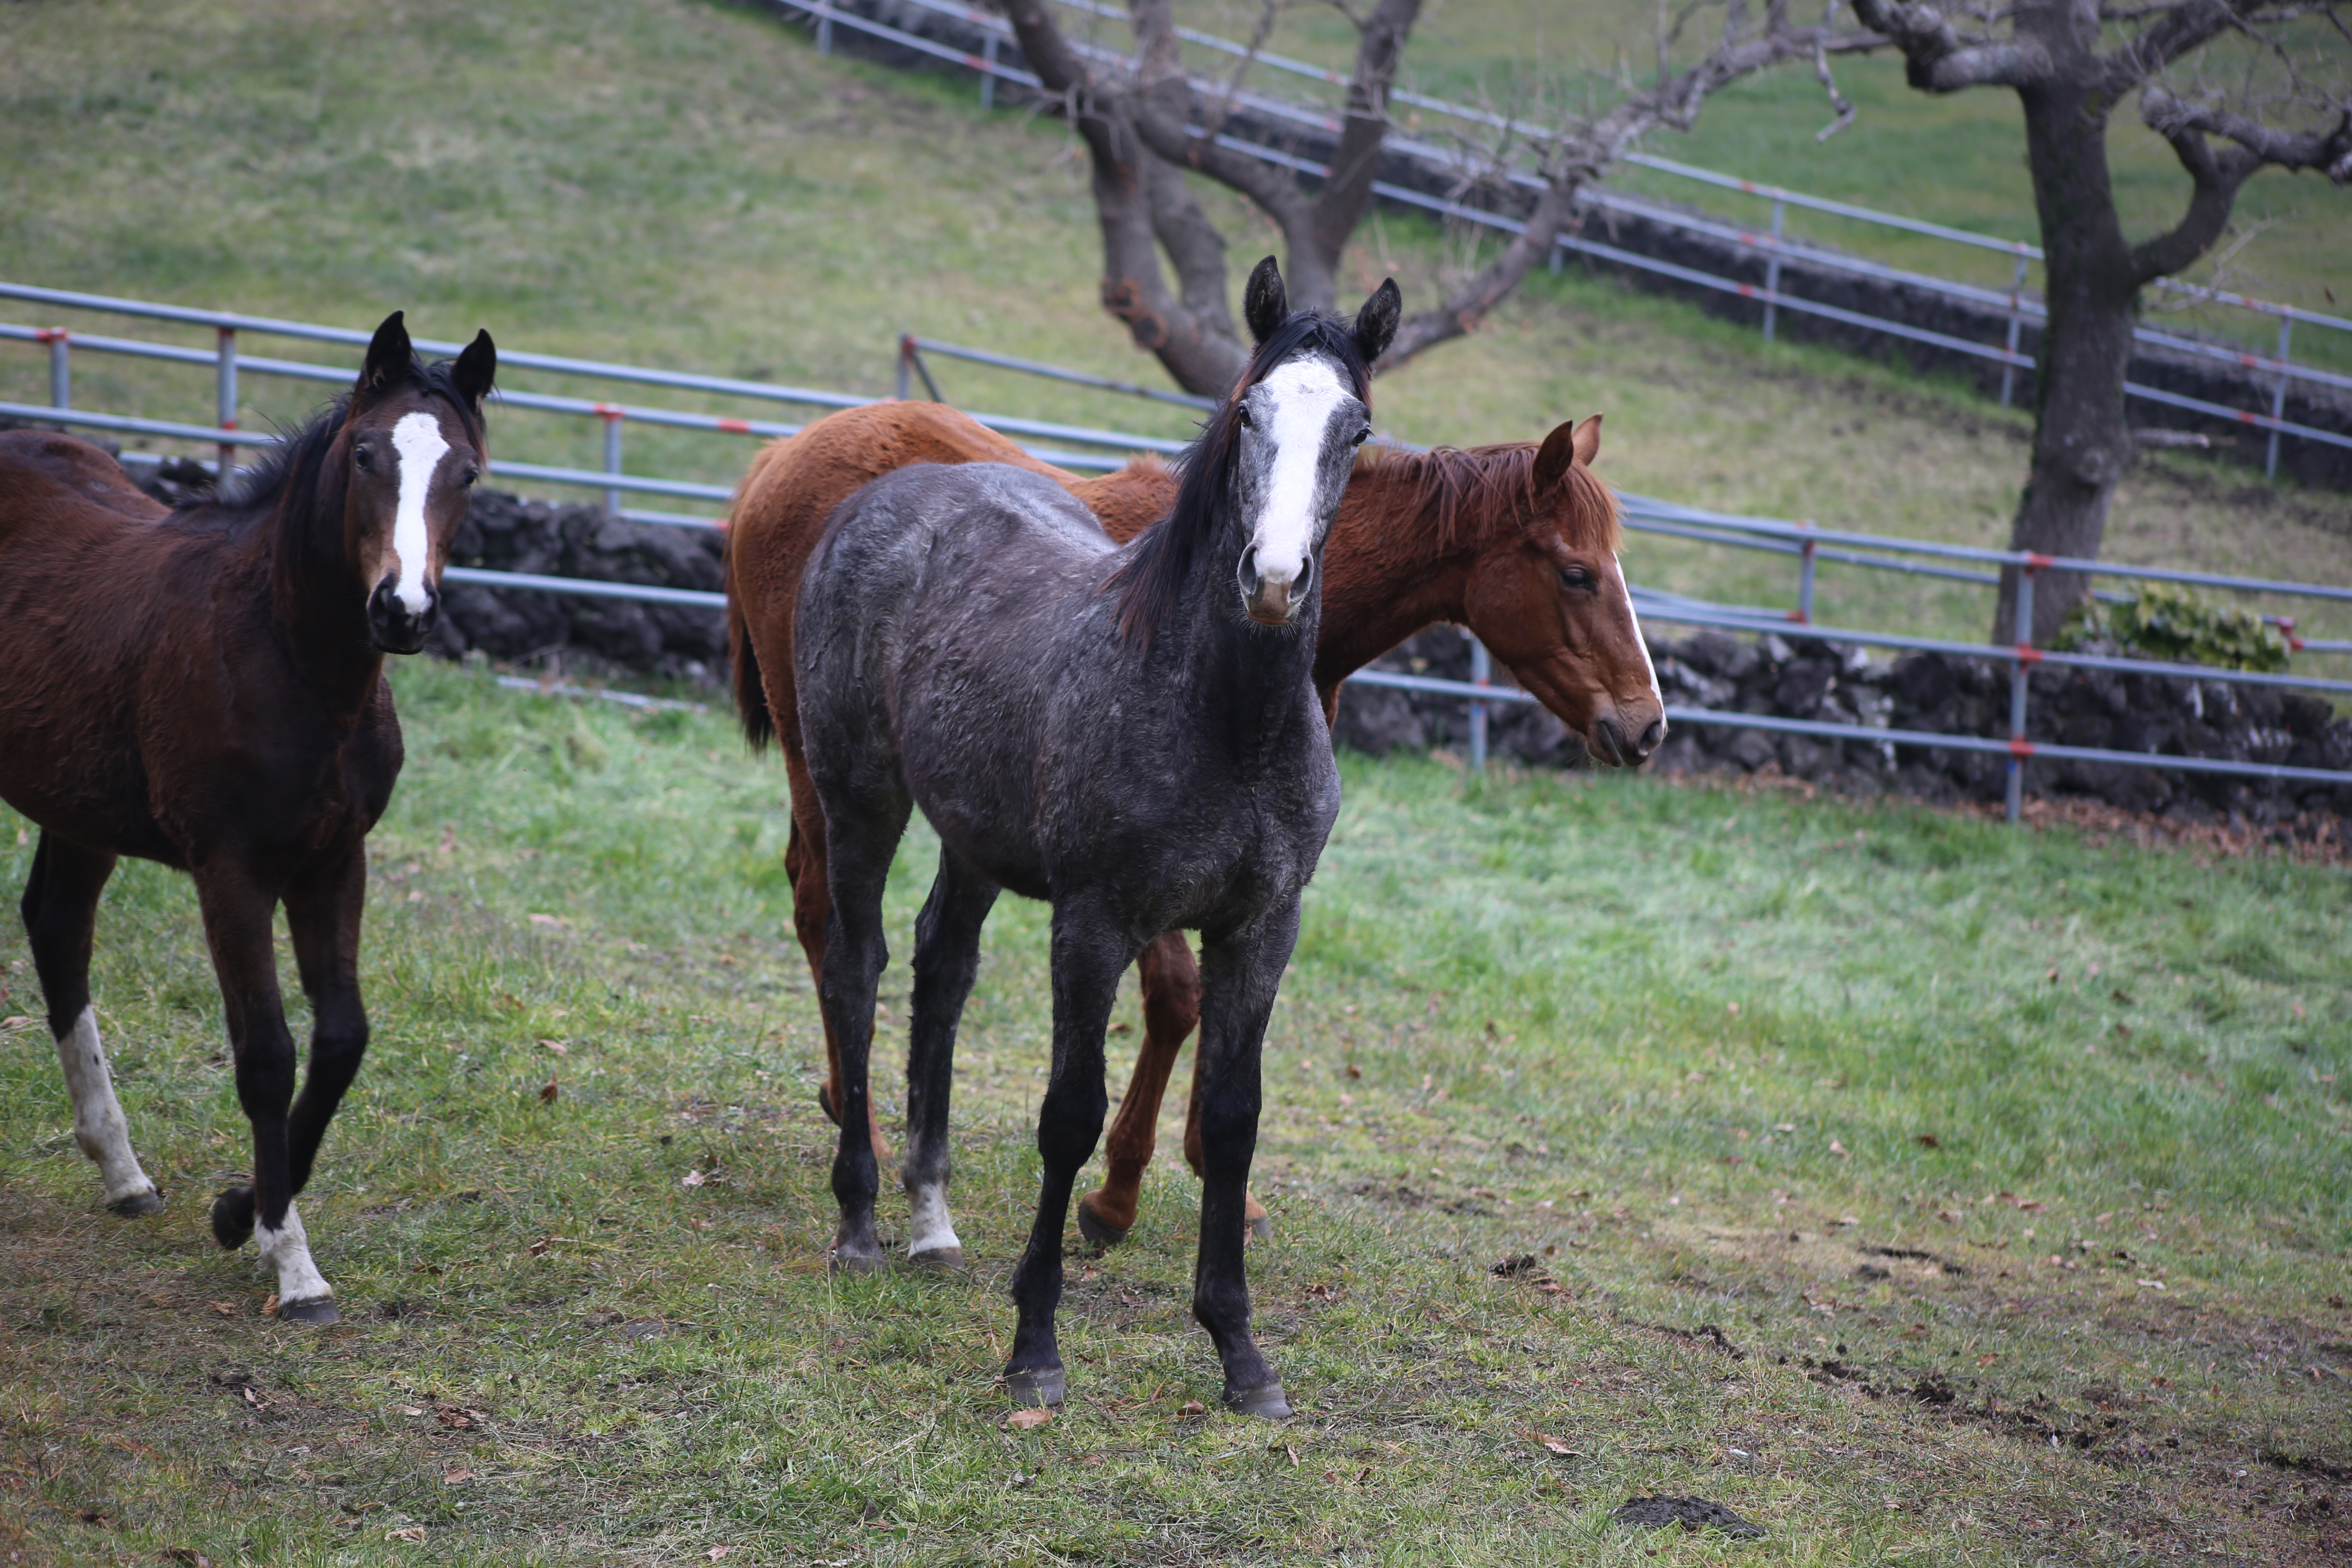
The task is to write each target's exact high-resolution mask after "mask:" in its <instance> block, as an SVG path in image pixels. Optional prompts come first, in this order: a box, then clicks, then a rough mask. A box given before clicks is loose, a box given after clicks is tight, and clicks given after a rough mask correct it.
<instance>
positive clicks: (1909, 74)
mask: <svg viewBox="0 0 2352 1568" xmlns="http://www.w3.org/2000/svg"><path fill="white" fill-rule="evenodd" d="M2204 3H2208V4H2210V3H2214V0H2204ZM1853 14H1854V17H1855V19H1856V20H1858V21H1859V22H1861V23H1862V25H1863V26H1865V27H1868V28H1869V29H1870V30H1871V31H1873V32H1874V33H1877V34H1879V35H1880V36H1882V37H1885V39H1886V40H1887V41H1888V42H1889V43H1891V44H1893V45H1894V46H1895V47H1896V48H1898V49H1900V50H1902V51H1903V62H1904V77H1905V79H1906V80H1907V81H1909V82H1910V84H1911V85H1912V86H1913V87H1916V88H1917V89H1920V90H1921V91H1923V92H1958V91H1959V90H1960V89H1963V88H1969V87H2032V86H2034V85H2036V84H2038V83H2040V82H2042V81H2046V80H2048V79H2049V78H2050V74H2051V63H2050V56H2049V53H2048V51H2046V50H2044V49H2043V48H2042V46H2041V44H2040V43H2039V42H2037V41H2035V40H2033V39H2031V38H2011V39H2008V40H2006V41H1999V40H1995V39H1991V38H1963V37H1960V34H1959V30H1958V28H1956V27H1954V26H1952V20H1951V18H1950V17H1949V16H1947V15H1945V14H1944V13H1943V12H1942V11H1940V10H1937V8H1936V7H1935V6H1934V5H1930V4H1927V0H1909V3H1906V0H1853Z"/></svg>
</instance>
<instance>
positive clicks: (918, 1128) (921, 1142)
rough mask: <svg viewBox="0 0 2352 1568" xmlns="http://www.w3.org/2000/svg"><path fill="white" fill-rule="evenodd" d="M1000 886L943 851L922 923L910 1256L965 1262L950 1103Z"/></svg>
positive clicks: (911, 1112)
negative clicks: (952, 1193)
mask: <svg viewBox="0 0 2352 1568" xmlns="http://www.w3.org/2000/svg"><path fill="white" fill-rule="evenodd" d="M996 894H997V887H996V884H995V883H993V882H992V881H990V880H989V879H987V878H985V877H983V876H982V875H981V874H980V873H979V872H978V871H975V870H973V869H972V868H971V867H969V866H967V865H965V864H964V862H963V861H962V860H961V859H960V858H958V857H957V855H956V853H955V851H954V850H952V849H948V848H944V847H943V848H941V849H940V874H939V876H938V877H937V878H936V879H934V880H933V881H932V883H931V896H930V897H929V899H927V900H924V903H923V912H922V914H921V915H920V916H919V917H917V919H916V921H915V1005H914V1020H913V1026H912V1028H911V1030H910V1031H909V1035H908V1046H907V1161H906V1163H905V1164H904V1165H903V1166H901V1167H900V1169H899V1173H898V1179H899V1182H900V1183H901V1184H903V1185H904V1186H905V1187H906V1189H907V1198H908V1205H909V1206H910V1207H911V1208H912V1210H913V1211H914V1236H913V1237H912V1238H911V1239H910V1240H909V1241H908V1243H907V1257H908V1261H910V1262H914V1263H920V1264H924V1265H927V1266H929V1267H930V1268H962V1267H963V1242H962V1241H961V1239H960V1238H959V1237H957V1236H956V1233H955V1224H954V1222H953V1220H952V1218H951V1217H950V1215H949V1213H948V1163H949V1162H948V1100H949V1097H950V1094H951V1092H952V1091H953V1089H954V1087H955V1037H956V1025H957V1023H958V1022H959V1021H960V1020H961V1018H962V1016H963V1004H964V998H965V997H967V996H969V995H971V983H972V981H973V979H974V978H975V977H976V976H977V975H978V974H979V973H980V928H981V926H982V924H983V923H984V922H985V921H987V919H988V911H989V910H990V909H991V907H992V906H993V905H994V904H995V902H996Z"/></svg>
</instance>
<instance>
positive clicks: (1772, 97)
mask: <svg viewBox="0 0 2352 1568" xmlns="http://www.w3.org/2000/svg"><path fill="white" fill-rule="evenodd" d="M1180 9H1181V10H1182V11H1184V12H1186V13H1188V19H1189V20H1192V25H1194V26H1200V27H1202V28H1203V29H1204V30H1207V31H1211V32H1219V33H1223V35H1225V36H1227V37H1247V36H1248V34H1249V31H1250V28H1251V27H1252V26H1254V25H1255V17H1256V11H1257V7H1256V6H1255V5H1253V4H1249V3H1248V0H1189V3H1188V4H1186V5H1183V6H1181V7H1180ZM1657 15H1658V12H1657V7H1656V6H1654V5H1648V4H1643V3H1637V0H1585V3H1584V4H1580V5H1576V6H1574V7H1562V6H1560V5H1557V4H1556V3H1551V0H1454V3H1451V4H1441V5H1432V6H1430V7H1428V8H1427V10H1426V11H1425V12H1424V13H1423V20H1422V22H1421V24H1420V25H1419V26H1417V27H1416V28H1415V29H1414V40H1413V46H1412V50H1411V51H1410V53H1409V56H1408V64H1407V74H1408V76H1409V77H1410V78H1411V79H1412V85H1414V86H1416V87H1418V88H1419V89H1421V90H1422V91H1424V92H1429V93H1433V94H1436V95H1438V96H1441V97H1447V98H1454V99H1456V100H1469V101H1473V102H1480V101H1484V102H1490V103H1495V104H1497V105H1508V104H1510V103H1513V102H1515V101H1516V102H1533V101H1551V102H1558V101H1560V100H1561V98H1562V96H1563V95H1565V96H1566V97H1567V98H1568V99H1569V100H1570V101H1577V100H1580V95H1581V94H1582V93H1583V92H1584V91H1585V90H1586V84H1587V82H1588V81H1589V80H1590V78H1589V77H1588V76H1587V75H1586V74H1585V73H1589V72H1592V71H1594V70H1596V69H1598V70H1601V71H1604V72H1605V71H1607V70H1608V69H1610V68H1612V66H1613V64H1614V62H1615V61H1617V60H1618V59H1619V58H1628V59H1630V60H1632V61H1633V62H1635V63H1636V65H1637V67H1638V64H1639V63H1640V62H1644V61H1647V60H1649V59H1650V58H1652V55H1653V47H1652V45H1651V44H1650V42H1649V39H1650V37H1651V36H1652V29H1653V28H1654V26H1656V19H1657ZM1718 15H1719V13H1718ZM1702 26H1703V24H1702ZM2301 42H2302V44H2303V45H2304V46H2305V47H2307V48H2315V49H2317V50H2319V51H2320V52H2321V54H2322V55H2323V56H2324V57H2325V58H2328V59H2330V60H2333V61H2335V62H2336V68H2338V69H2339V70H2340V69H2341V68H2342V65H2343V62H2344V61H2345V60H2346V59H2347V45H2345V44H2344V43H2343V41H2342V40H2340V39H2336V38H2335V37H2333V36H2332V35H2329V34H2327V32H2326V29H2325V28H2324V27H2315V28H2314V29H2312V30H2311V31H2310V32H2309V33H2308V34H2307V35H2305V37H2303V38H2302V39H2301ZM1267 47H1270V48H1272V49H1274V50H1275V51H1276V52H1278V53H1285V54H1290V55H1293V56H1296V57H1300V58H1307V59H1310V60H1313V61H1316V62H1318V63H1322V64H1327V65H1329V66H1332V67H1334V68H1341V69H1344V68H1347V67H1348V65H1349V63H1350V62H1351V61H1352V59H1353V58H1354V52H1355V32H1354V29H1353V28H1352V27H1350V26H1349V25H1348V24H1347V22H1346V21H1345V20H1343V19H1342V18H1341V17H1339V16H1338V15H1337V14H1335V13H1333V12H1331V11H1329V10H1328V9H1325V8H1323V7H1320V6H1302V7H1298V8H1296V9H1292V10H1289V11H1286V12H1285V13H1284V16H1283V20H1282V22H1281V24H1280V25H1279V26H1277V27H1276V31H1275V33H1274V36H1273V37H1272V39H1271V40H1270V41H1269V44H1268V46H1267ZM1684 52H1685V53H1688V52H1689V51H1688V47H1685V50H1684ZM1214 58H1216V57H1213V56H1211V55H1209V54H1207V53H1206V52H1203V53H1202V54H1201V56H1200V59H1201V60H1202V63H1203V64H1207V63H1208V62H1210V61H1212V60H1213V59H1214ZM2305 64H2306V67H2308V65H2309V62H2308V61H2306V62H2305ZM2240 65H2242V57H2240V56H2238V55H2236V54H2235V53H2233V52H2231V47H2230V46H2228V45H2224V46H2222V47H2221V49H2219V50H2217V51H2216V52H2215V54H2214V56H2213V58H2212V61H2211V68H2210V69H2209V73H2208V74H2209V75H2212V76H2216V77H2218V78H2220V79H2231V71H2232V68H2234V67H2237V66H2240ZM2321 74H2324V71H2323V72H2322V73H2321ZM1837 79H1838V85H1839V87H1840V88H1841V89H1843V91H1844V92H1845V94H1846V96H1847V97H1848V98H1850V99H1851V100H1853V103H1854V105H1855V107H1856V109H1857V110H1858V114H1857V117H1856V119H1855V121H1854V123H1853V125H1852V126H1850V127H1849V128H1848V129H1847V130H1845V131H1844V132H1841V133H1839V134H1838V135H1837V136H1834V137H1832V138H1831V139H1830V140H1829V141H1828V142H1819V141H1816V140H1815V136H1816V134H1817V133H1818V132H1820V131H1821V130H1822V127H1823V126H1824V125H1826V124H1828V123H1829V121H1830V119H1831V113H1830V110H1829V108H1828V104H1827V100H1826V98H1825V97H1824V95H1823V93H1822V89H1821V87H1820V84H1819V83H1817V82H1816V81H1815V80H1814V79H1813V76H1812V73H1811V71H1810V70H1809V69H1806V68H1792V69H1789V70H1784V71H1780V72H1776V73H1773V74H1770V75H1767V76H1763V77H1759V78H1754V79H1749V80H1748V81H1746V82H1743V83H1741V84H1739V85H1738V86H1737V87H1735V88H1733V89H1730V90H1729V91H1727V92H1726V93H1724V94H1722V95H1721V96H1720V97H1719V98H1717V100H1714V101H1713V102H1711V103H1710V104H1709V105H1708V106H1707V108H1706V112H1705V113H1704V114H1703V115H1702V116H1701V118H1700V120H1699V122H1698V124H1697V125H1696V127H1694V128H1693V130H1692V131H1691V132H1689V133H1688V134H1687V135H1681V136H1664V137H1659V138H1654V140H1653V141H1652V142H1651V143H1650V144H1649V145H1647V146H1645V147H1644V148H1643V151H1644V152H1649V153H1657V154H1659V155H1660V156H1663V157H1668V158H1675V159H1679V160H1681V161H1683V162H1685V163H1696V164H1698V165H1700V166H1701V167H1703V168H1709V169H1715V170H1718V171H1721V172H1724V173H1727V174H1738V175H1741V176H1744V177H1746V178H1748V179H1753V180H1757V181H1760V182H1765V183H1777V184H1781V185H1785V186H1787V187H1788V188H1790V189H1791V190H1796V191H1803V192H1807V193H1810V194H1812V195H1824V196H1832V197H1835V198H1837V199H1839V200H1842V201H1848V202H1853V203H1857V204H1859V205H1864V206H1869V207H1875V208H1877V209H1878V210H1880V211H1882V212H1892V213H1898V214H1902V215H1904V216H1910V217H1918V218H1925V219H1927V220H1928V221H1930V222H1934V223H1941V224H1947V225H1950V226H1954V227H1958V228H1967V229H1973V230H1975V231H1977V232H1978V233H1980V234H1990V235H1992V236H1995V237H2002V238H2016V239H2032V238H2034V237H2035V221H2034V216H2033V197H2032V185H2031V184H2030V183H2029V181H2028V178H2027V175H2026V171H2025V163H2024V156H2025V151H2024V150H2025V141H2024V124H2023V120H2022V117H2021V113H2020V111H2019V109H2018V104H2017V99H2016V95H2015V94H2013V93H2010V92H2002V91H1993V90H1979V91H1973V92H1961V93H1955V94H1952V95H1950V96H1948V97H1933V96H1930V95H1928V94H1926V93H1921V92H1918V91H1916V90H1915V89H1912V88H1910V87H1908V86H1906V85H1905V83H1904V80H1903V68H1902V66H1901V64H1900V63H1899V61H1897V60H1895V59H1892V58H1885V59H1874V58H1863V59H1854V60H1848V61H1843V62H1841V63H1840V64H1839V66H1838V68H1837ZM1266 80H1267V81H1269V82H1274V81H1280V82H1283V83H1284V84H1285V86H1286V90H1306V89H1307V84H1306V83H1304V82H1301V81H1299V79H1296V78H1283V77H1268V78H1266ZM1293 83H1296V84H1297V85H1296V86H1295V87H1294V86H1292V85H1291V84H1293ZM1531 95H1540V97H1532V96H1531ZM1423 126H1424V128H1425V129H1427V130H1429V131H1431V132H1436V131H1438V130H1439V129H1440V128H1444V129H1446V130H1451V129H1453V126H1452V122H1451V121H1447V120H1446V119H1445V118H1444V117H1443V116H1438V115H1433V114H1432V115H1427V116H1425V117H1424V119H1423ZM2108 146H2109V156H2110V158H2111V160H2112V163H2113V168H2114V172H2115V180H2116V203H2117V206H2118V209H2119V211H2120V212H2121V214H2122V216H2123V219H2124V223H2125V226H2126V229H2127V230H2128V231H2129V232H2131V233H2133V234H2136V235H2137V234H2150V233H2155V232H2158V231H2159V230H2160V229H2163V228H2168V227H2169V226H2172V225H2173V224H2175V223H2178V222H2179V219H2180V215H2181V213H2182V212H2183V211H2185V210H2186V206H2187V203H2188V199H2189V179H2188V176H2187V175H2185V174H2182V173H2181V171H2180V165H2179V160H2178V159H2177V158H2175V157H2174V156H2173V153H2172V151H2171V149H2170V148H2169V147H2168V146H2167V145H2166V144H2165V143H2164V142H2163V141H2162V140H2161V139H2159V138H2158V137H2157V136H2156V135H2155V134H2154V133H2153V132H2150V131H2148V130H2147V128H2146V127H2145V126H2143V125H2142V124H2141V123H2140V122H2139V117H2138V115H2137V112H2136V111H2135V110H2132V109H2131V108H2130V107H2129V106H2128V105H2126V108H2125V110H2123V111H2122V112H2120V113H2118V114H2117V115H2116V118H2115V122H2114V125H2113V128H2112V130H2111V132H2110V134H2109V137H2108ZM1927 171H1932V174H1929V175H1928V176H1927V177H1922V175H1923V172H1927ZM1614 183H1616V184H1622V185H1624V186H1626V187H1628V188H1631V189H1635V190H1642V191H1647V192H1651V193H1653V194H1656V195H1664V196H1668V197H1671V198H1673V199H1675V200H1677V201H1684V202H1691V203H1695V204H1696V205H1701V206H1705V207H1708V208H1712V209H1714V210H1716V211H1719V212H1724V213H1728V214H1733V215H1736V216H1738V218H1740V219H1741V220H1743V221H1748V222H1759V223H1760V222H1765V221H1768V220H1769V206H1768V205H1767V204H1765V203H1763V202H1760V201H1757V202H1744V201H1742V200H1741V198H1739V197H1738V196H1737V195H1730V194H1727V193H1725V192H1722V191H1718V190H1713V189H1709V188H1706V187H1704V186H1700V185H1696V184H1692V183H1690V182H1688V181H1686V180H1680V179H1676V178H1674V177H1672V176H1670V175H1664V174H1651V173H1646V172H1636V171H1630V170H1629V171H1626V172H1625V173H1624V174H1621V175H1620V176H1619V177H1618V178H1617V179H1616V181H1615V182H1614ZM1789 216H1790V228H1789V232H1790V234H1792V235H1798V236H1801V237H1809V238H1815V239H1821V240H1824V241H1826V242H1828V243H1831V244H1834V245H1842V246H1845V247H1849V248H1851V249H1854V250H1857V251H1859V252H1861V253H1862V254H1864V255H1868V256H1874V257H1878V258H1883V259H1885V260H1888V261H1891V262H1894V263H1895V264H1896V265H1898V266H1904V267H1910V268H1916V269H1918V270H1920V271H1925V272H1931V273H1935V274H1937V275H1938V276H1942V277H1958V278H1963V279H1969V280H1971V281H1975V282H1979V283H1983V284H1985V285H1987V286H1989V287H1999V288H2006V287H2007V286H2008V285H2009V282H2010V279H2011V263H2009V262H2007V261H2005V260H2003V259H2002V258H2000V257H1998V256H1992V255H1987V254H1982V253H1978V252H1973V251H1971V250H1969V249H1968V248H1966V247H1958V246H1954V245H1950V244H1948V243H1944V242H1940V241H1936V240H1930V239H1925V238H1919V237H1907V236H1904V235H1902V234H1900V233H1898V232H1896V231H1894V230H1889V229H1885V228H1879V227H1874V226H1867V225H1860V224H1853V223H1850V222H1847V221H1844V220H1842V219H1838V218H1833V217H1828V216H1821V215H1814V214H1801V213H1797V212H1794V211H1792V212H1790V215H1789ZM2236 221H2237V223H2238V225H2239V227H2240V231H2241V232H2243V231H2245V230H2247V229H2259V230H2260V233H2259V236H2258V237H2256V238H2255V239H2254V240H2253V241H2252V243H2251V244H2250V245H2248V246H2247V247H2245V248H2244V249H2242V250H2241V251H2239V252H2238V253H2237V255H2236V256H2235V257H2234V258H2232V260H2231V263H2230V268H2229V275H2228V279H2227V280H2226V282H2225V285H2224V286H2225V287H2229V288H2233V289H2243V290H2245V291H2247V292H2251V293H2254V294H2259V295H2262V296H2264V297H2266V298H2270V299H2275V300H2285V301H2286V302H2288V303H2291V304H2297V305H2301V306H2304V307H2305V308H2306V309H2308V310H2321V311H2326V312H2327V313H2328V314H2331V315H2342V314H2344V313H2345V311H2344V309H2343V307H2344V306H2346V305H2352V262H2347V256H2352V195H2347V193H2346V192H2344V191H2341V190H2338V189H2336V187H2334V186H2331V185H2330V184H2327V182H2326V180H2324V179H2321V178H2317V177H2315V176H2313V175H2310V174H2305V175H2300V176H2295V175H2288V174H2281V173H2279V172H2277V171H2272V172H2269V173H2265V174H2262V175H2260V176H2258V177H2256V178H2255V179H2254V180H2253V181H2252V183H2251V184H2248V185H2247V187H2246V188H2245V190H2244V192H2243V193H2242V195H2241V196H2240V197H2239V201H2238V205H2237V210H2236ZM2190 277H2191V278H2193V279H2195V280H2197V281H2200V282H2203V281H2210V280H2211V267H2210V261H2209V262H2206V263H2200V265H2199V267H2197V268H2194V269H2192V271H2191V273H2190ZM2035 282H2036V283H2037V285H2038V282H2039V275H2038V273H2037V274H2036V275H2035ZM2327 289H2333V290H2334V293H2335V296H2336V301H2337V302H2336V303H2331V302H2330V301H2329V299H2328V297H2327V294H2326V290H2327ZM2185 319H2187V320H2189V321H2193V322H2194V324H2196V325H2198V326H2200V327H2202V328H2206V329H2208V330H2215V331H2227V332H2231V333H2232V334H2233V335H2247V334H2251V338H2252V341H2254V342H2265V341H2267V340H2268V339H2270V338H2272V337H2274V336H2275V332H2276V328H2275V326H2273V327H2272V328H2271V329H2269V331H2264V330H2263V328H2262V327H2261V325H2260V324H2259V323H2258V322H2252V321H2249V319H2248V318H2246V317H2245V316H2243V315H2242V314H2239V313H2234V312H2228V311H2213V312H2204V311H2199V312H2192V313H2190V314H2189V315H2188V316H2187V317H2186V318H2185ZM2297 346H2298V349H2299V350H2302V351H2303V352H2307V353H2311V354H2312V355H2313V356H2314V360H2315V363H2326V364H2330V365H2336V366H2339V367H2340V366H2342V365H2344V364H2346V363H2352V339H2347V338H2346V337H2345V335H2344V334H2341V333H2336V332H2323V331H2317V330H2315V329H2306V330H2305V332H2304V333H2303V334H2302V336H2301V337H2300V338H2299V339H2298V344H2297Z"/></svg>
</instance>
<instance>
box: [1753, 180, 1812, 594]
mask: <svg viewBox="0 0 2352 1568" xmlns="http://www.w3.org/2000/svg"><path fill="white" fill-rule="evenodd" d="M1783 216H1785V214H1784V208H1783V205H1782V203H1781V201H1780V197H1779V196H1777V195H1776V196H1774V197H1773V198H1772V249H1771V252H1770V253H1769V255H1768V256H1766V257H1765V258H1764V341H1765V342H1768V343H1769V342H1771V341H1772V329H1773V326H1774V323H1775V322H1776V321H1778V320H1779V315H1780V313H1779V311H1777V310H1774V309H1773V301H1774V300H1777V299H1778V298H1779V297H1780V221H1781V218H1782V217H1783ZM1808 559H1809V560H1810V557H1808Z"/></svg>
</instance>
